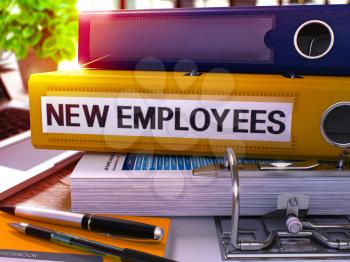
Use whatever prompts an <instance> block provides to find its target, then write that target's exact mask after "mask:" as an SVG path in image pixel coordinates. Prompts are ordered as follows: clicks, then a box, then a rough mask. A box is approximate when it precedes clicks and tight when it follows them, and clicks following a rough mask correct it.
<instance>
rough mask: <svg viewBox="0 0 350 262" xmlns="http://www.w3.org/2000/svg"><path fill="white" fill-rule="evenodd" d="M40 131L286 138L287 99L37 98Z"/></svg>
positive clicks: (288, 127)
mask: <svg viewBox="0 0 350 262" xmlns="http://www.w3.org/2000/svg"><path fill="white" fill-rule="evenodd" d="M41 110H42V130H43V133H61V134H93V135H116V136H147V137H169V138H171V137H174V138H204V139H227V140H256V141H281V142H289V141H290V139H291V126H292V111H293V103H288V102H253V101H209V100H178V99H136V98H90V97H56V96H47V97H42V98H41Z"/></svg>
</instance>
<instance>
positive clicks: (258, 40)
mask: <svg viewBox="0 0 350 262" xmlns="http://www.w3.org/2000/svg"><path fill="white" fill-rule="evenodd" d="M349 15H350V6H349V5H329V6H320V5H313V6H297V5H294V6H284V7H278V6H277V7H276V6H275V7H272V6H268V7H267V6H265V7H244V8H196V9H183V8H182V9H163V10H127V11H108V12H106V11H104V12H82V13H81V14H80V16H79V62H80V64H81V65H83V66H85V67H87V68H102V69H118V70H121V69H127V70H157V71H165V70H167V71H185V72H186V71H190V70H192V69H197V70H199V71H201V72H208V71H213V70H214V71H215V70H224V71H225V72H227V71H229V72H244V73H277V74H286V73H288V72H294V73H295V74H314V75H322V74H323V75H349V72H350V71H349V69H350V67H349V64H348V62H347V61H348V60H349V59H350V55H349V45H348V42H347V39H348V38H349V32H348V31H347V28H348V25H349V24H348V17H349Z"/></svg>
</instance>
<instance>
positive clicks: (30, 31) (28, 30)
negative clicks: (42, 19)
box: [22, 26, 35, 38]
mask: <svg viewBox="0 0 350 262" xmlns="http://www.w3.org/2000/svg"><path fill="white" fill-rule="evenodd" d="M34 31H35V30H34V28H33V27H32V26H27V27H26V28H24V30H23V32H22V35H23V37H24V38H29V37H31V36H32V35H33V33H34Z"/></svg>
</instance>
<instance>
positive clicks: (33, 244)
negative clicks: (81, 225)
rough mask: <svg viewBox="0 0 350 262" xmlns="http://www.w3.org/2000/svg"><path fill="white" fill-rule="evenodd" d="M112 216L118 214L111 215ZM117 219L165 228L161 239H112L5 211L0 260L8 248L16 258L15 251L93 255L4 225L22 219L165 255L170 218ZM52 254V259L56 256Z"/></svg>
mask: <svg viewBox="0 0 350 262" xmlns="http://www.w3.org/2000/svg"><path fill="white" fill-rule="evenodd" d="M111 216H112V217H118V216H113V215H111ZM119 218H125V219H130V220H133V221H137V222H143V223H148V224H153V225H157V226H159V227H161V228H163V229H164V236H163V238H162V240H161V241H151V240H149V241H148V240H127V239H122V238H116V237H113V238H112V237H108V236H104V235H102V234H100V233H95V232H89V231H85V230H81V229H77V228H70V227H64V226H58V225H52V224H46V223H42V222H38V221H34V220H30V219H25V218H20V217H15V216H12V215H8V214H4V213H0V236H1V237H0V260H1V257H2V255H5V256H6V253H9V252H10V251H11V255H12V256H11V257H15V255H16V253H17V254H18V253H19V254H24V255H26V254H27V255H26V256H28V255H30V256H33V255H34V256H35V254H36V252H48V253H54V254H57V255H58V256H59V255H60V254H81V255H94V254H93V253H89V252H86V251H80V250H78V249H74V248H71V247H66V246H62V245H58V244H55V243H50V242H47V241H45V240H41V239H37V238H34V237H31V236H26V235H23V234H22V233H20V232H17V231H15V230H14V229H12V228H11V227H9V226H8V225H7V224H8V223H20V222H25V223H29V224H33V225H36V226H40V227H45V228H49V229H52V230H55V231H59V232H64V233H67V234H71V235H75V236H79V237H83V238H87V239H90V240H94V241H97V242H101V243H105V244H108V245H112V246H117V247H121V248H131V249H135V250H138V251H143V252H148V253H151V254H153V255H158V256H164V255H165V249H166V244H167V239H168V237H169V235H168V234H169V228H170V219H168V218H146V217H121V216H119ZM21 251H31V252H33V253H34V254H33V253H32V254H31V253H25V252H21ZM14 252H15V253H14ZM54 254H51V255H52V257H53V258H54V257H55V255H54ZM16 257H18V256H16ZM26 258H28V257H26ZM33 258H35V257H33ZM34 260H35V259H34ZM58 260H59V259H58ZM16 261H17V260H16ZM38 261H39V260H38ZM55 261H56V260H55ZM70 261H74V259H70ZM103 261H116V260H113V259H111V258H107V257H106V258H105V259H104V260H103Z"/></svg>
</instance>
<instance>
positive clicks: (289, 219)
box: [221, 148, 350, 257]
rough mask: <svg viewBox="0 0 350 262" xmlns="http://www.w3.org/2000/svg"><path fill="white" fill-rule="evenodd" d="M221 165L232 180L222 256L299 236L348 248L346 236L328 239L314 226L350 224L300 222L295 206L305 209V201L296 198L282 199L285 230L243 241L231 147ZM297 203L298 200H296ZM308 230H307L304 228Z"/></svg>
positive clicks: (263, 246) (264, 247) (234, 162)
mask: <svg viewBox="0 0 350 262" xmlns="http://www.w3.org/2000/svg"><path fill="white" fill-rule="evenodd" d="M224 168H225V169H226V171H229V173H230V176H231V182H232V218H231V227H230V228H231V232H223V233H222V235H221V239H222V240H223V241H222V242H224V243H226V245H227V244H228V245H229V246H230V247H227V248H226V255H227V256H228V257H230V252H232V253H233V254H237V252H241V251H248V250H250V251H260V250H263V249H268V248H269V247H271V246H272V245H273V243H274V241H275V240H276V239H278V238H279V239H300V238H309V239H312V240H315V241H316V242H318V243H320V244H321V245H323V246H325V247H326V248H330V249H337V250H350V239H344V240H340V239H337V240H331V239H330V238H329V237H327V236H326V235H323V234H322V233H320V232H318V231H317V229H344V230H349V229H350V224H315V223H311V222H307V221H306V222H303V221H300V219H299V218H298V205H299V208H305V207H306V208H307V206H308V199H307V204H305V203H302V201H300V198H296V197H290V198H286V199H284V200H286V201H287V203H286V209H287V214H286V229H287V230H286V231H279V230H276V231H272V232H271V233H270V234H269V235H268V237H267V238H266V239H265V240H243V239H239V220H240V214H239V212H240V187H239V166H238V162H237V159H236V156H235V153H234V151H233V149H232V148H227V149H226V154H225V161H224ZM298 202H300V203H298ZM304 229H308V230H304Z"/></svg>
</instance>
